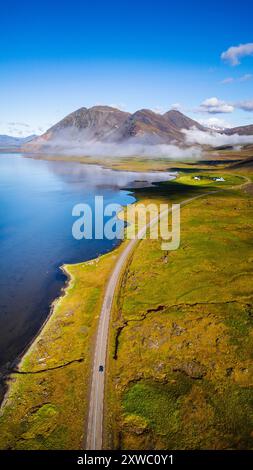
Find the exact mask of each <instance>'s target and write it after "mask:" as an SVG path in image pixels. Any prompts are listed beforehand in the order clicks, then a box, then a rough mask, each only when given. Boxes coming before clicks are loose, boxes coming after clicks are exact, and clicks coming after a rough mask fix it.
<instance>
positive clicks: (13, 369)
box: [0, 152, 178, 410]
mask: <svg viewBox="0 0 253 470" xmlns="http://www.w3.org/2000/svg"><path fill="white" fill-rule="evenodd" d="M13 153H21V152H13ZM22 157H23V158H34V159H36V157H33V156H32V155H30V156H29V155H23V154H22ZM58 161H59V162H64V160H60V159H58ZM73 163H81V162H78V161H73ZM83 163H84V164H86V163H87V162H83ZM87 164H88V163H87ZM89 164H90V165H98V166H101V167H102V168H105V169H109V168H110V169H111V171H115V172H117V171H128V172H133V170H121V169H114V168H111V167H104V166H103V165H102V164H99V163H96V162H89ZM134 172H135V173H142V172H141V171H136V170H135V171H134ZM145 172H146V173H149V172H150V173H151V172H152V173H155V172H154V171H152V170H150V171H145ZM160 172H161V170H157V171H156V173H160ZM168 173H170V172H169V171H168ZM170 174H171V178H170V179H171V180H175V179H176V178H177V177H178V172H177V173H175V172H174V177H173V173H170ZM143 183H144V185H143V186H141V187H137V188H136V187H131V186H130V187H126V188H124V187H123V188H120V190H122V191H129V193H131V194H132V195H133V197H134V201H133V202H132V203H131V205H132V204H136V203H137V202H138V201H139V198H138V197H137V195H134V192H135V189H144V188H146V187H149V185H150V186H154V185H156V184H161V183H162V181H160V182H159V181H158V182H154V183H150V184H149V182H146V183H147V184H145V181H143ZM122 207H123V210H122V211H120V212H119V214H118V216H119V218H121V219H122V218H124V211H125V208H126V207H127V205H126V206H122ZM120 214H122V217H121V216H120ZM123 241H124V239H123V240H118V243H117V244H115V246H113V247H112V248H111V249H110V250H109V251H106V252H105V253H102V254H99V255H98V256H97V257H95V258H92V259H90V260H87V261H81V262H78V263H71V266H72V265H73V266H75V265H76V266H78V265H82V264H85V263H89V262H91V261H95V260H97V259H98V258H99V257H101V256H103V255H105V254H108V253H112V252H113V251H114V250H115V249H116V248H118V247H120V246H121V245H122V242H123ZM58 268H59V269H60V270H61V271H62V272H63V273H64V275H65V276H66V279H65V281H64V284H63V286H62V287H61V289H60V292H59V295H57V297H55V299H54V300H53V301H52V302H51V303H50V304H49V306H48V314H47V316H46V318H45V319H44V321H43V322H42V324H41V325H40V327H39V329H38V331H37V332H36V334H35V335H34V336H33V337H32V338H31V339H30V341H29V342H28V343H27V345H26V346H25V347H24V348H23V350H22V351H21V352H20V353H19V354H18V356H17V357H16V358H15V359H14V360H13V361H11V363H10V366H9V367H8V368H6V372H5V370H4V372H3V373H2V377H1V382H2V387H3V393H2V396H0V410H1V409H2V408H3V407H4V405H5V403H6V401H7V399H8V395H9V391H10V386H11V381H12V379H11V375H12V374H15V373H17V372H18V371H19V369H20V367H22V363H23V361H24V359H25V357H26V355H27V354H28V353H30V352H31V351H32V349H33V347H35V345H36V344H37V342H38V340H39V339H40V337H41V334H42V333H43V331H44V328H45V327H46V325H47V324H48V323H49V321H50V320H51V319H52V317H53V315H54V313H55V309H56V308H57V306H58V305H59V303H60V302H61V301H62V299H64V298H65V296H66V295H67V293H68V290H69V288H70V287H71V283H72V282H73V281H74V278H73V276H72V274H71V273H70V272H69V271H68V268H67V264H63V265H61V266H59V267H58ZM3 369H4V368H3Z"/></svg>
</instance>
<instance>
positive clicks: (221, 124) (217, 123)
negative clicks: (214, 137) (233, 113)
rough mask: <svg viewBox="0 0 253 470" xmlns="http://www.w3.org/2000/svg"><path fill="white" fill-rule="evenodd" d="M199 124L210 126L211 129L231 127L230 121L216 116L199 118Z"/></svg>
mask: <svg viewBox="0 0 253 470" xmlns="http://www.w3.org/2000/svg"><path fill="white" fill-rule="evenodd" d="M199 122H200V124H202V125H203V126H205V127H210V129H213V130H221V129H228V128H231V127H233V125H232V124H231V123H230V122H227V121H225V119H220V118H218V117H211V118H208V119H201V120H200V121H199Z"/></svg>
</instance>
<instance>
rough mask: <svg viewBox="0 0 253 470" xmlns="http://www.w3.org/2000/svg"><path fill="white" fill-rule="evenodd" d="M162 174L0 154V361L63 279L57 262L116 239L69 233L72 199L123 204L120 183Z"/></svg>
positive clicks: (34, 323)
mask: <svg viewBox="0 0 253 470" xmlns="http://www.w3.org/2000/svg"><path fill="white" fill-rule="evenodd" d="M169 177H170V175H169V174H159V173H157V174H148V175H147V174H143V173H142V174H139V173H137V174H136V173H132V172H115V171H112V170H108V169H103V168H101V167H99V166H96V165H84V164H79V163H71V162H70V163H69V162H55V161H45V160H35V159H30V158H24V157H22V155H13V154H0V367H1V366H3V365H4V364H6V363H7V364H8V363H10V361H12V360H13V359H14V358H15V357H16V356H17V355H18V354H19V353H20V352H21V351H22V350H23V349H24V347H25V346H26V344H27V343H28V342H29V341H30V340H31V339H32V338H33V336H34V335H35V334H36V332H37V331H38V329H39V328H40V326H41V324H42V322H43V321H44V320H45V318H46V316H47V315H48V312H49V307H50V303H51V302H52V301H53V299H55V297H57V295H59V293H60V290H61V288H62V286H63V285H64V282H65V280H66V278H65V276H64V275H63V274H62V272H61V271H60V269H59V268H60V266H61V265H62V264H64V263H76V262H80V261H84V260H88V259H91V258H94V257H96V256H98V255H99V254H102V253H105V252H107V251H109V250H111V249H112V248H113V247H114V246H115V245H116V243H118V242H117V241H115V240H112V241H109V240H80V241H77V240H75V239H74V238H73V237H72V224H73V221H74V218H73V217H72V208H73V206H74V205H75V204H77V203H80V202H81V203H89V204H90V205H91V206H93V205H94V196H95V195H100V196H101V195H103V196H104V201H105V203H111V202H117V203H119V204H122V205H126V204H129V203H131V202H133V201H134V198H133V196H132V195H131V193H129V191H126V190H121V189H120V188H123V187H126V186H129V185H130V184H131V183H132V182H133V181H135V180H139V181H143V180H147V181H159V180H165V179H169ZM142 185H144V183H142Z"/></svg>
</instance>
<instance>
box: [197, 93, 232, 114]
mask: <svg viewBox="0 0 253 470" xmlns="http://www.w3.org/2000/svg"><path fill="white" fill-rule="evenodd" d="M200 111H203V112H205V113H209V114H220V113H232V112H233V111H234V107H233V106H232V105H231V104H228V103H226V102H225V101H222V100H219V99H218V98H216V97H215V96H213V97H212V98H207V99H206V100H204V101H203V102H202V103H201V105H200Z"/></svg>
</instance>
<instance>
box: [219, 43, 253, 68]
mask: <svg viewBox="0 0 253 470" xmlns="http://www.w3.org/2000/svg"><path fill="white" fill-rule="evenodd" d="M251 55H253V42H248V43H247V44H239V46H232V47H229V48H228V49H227V50H226V51H224V52H222V54H221V58H222V60H225V61H226V62H229V64H230V65H233V66H235V65H239V64H240V59H242V58H243V57H246V56H251Z"/></svg>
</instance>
